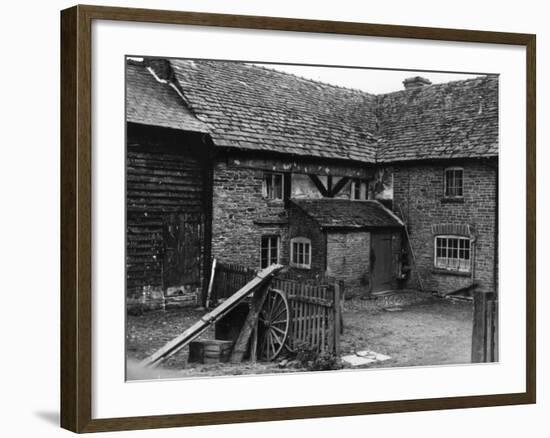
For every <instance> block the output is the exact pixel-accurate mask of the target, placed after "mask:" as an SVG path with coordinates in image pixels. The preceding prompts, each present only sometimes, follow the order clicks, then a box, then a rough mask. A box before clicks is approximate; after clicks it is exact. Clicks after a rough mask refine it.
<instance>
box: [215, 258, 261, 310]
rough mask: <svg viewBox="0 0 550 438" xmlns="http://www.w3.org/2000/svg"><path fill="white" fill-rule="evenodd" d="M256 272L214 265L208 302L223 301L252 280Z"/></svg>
mask: <svg viewBox="0 0 550 438" xmlns="http://www.w3.org/2000/svg"><path fill="white" fill-rule="evenodd" d="M255 275H256V270H254V269H252V268H246V267H244V266H240V265H234V264H230V263H220V262H217V263H216V270H215V275H214V281H213V284H212V292H211V295H210V301H211V302H213V303H216V302H218V301H220V300H225V299H227V298H229V297H230V296H231V295H233V294H234V293H235V292H237V291H238V290H239V289H240V288H241V287H243V286H244V285H245V284H246V283H248V282H249V281H250V280H252V279H253V278H254V276H255Z"/></svg>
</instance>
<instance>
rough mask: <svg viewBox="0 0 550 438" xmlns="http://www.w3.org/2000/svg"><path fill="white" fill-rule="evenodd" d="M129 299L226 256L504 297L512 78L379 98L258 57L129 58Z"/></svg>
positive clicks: (178, 291) (361, 283)
mask: <svg viewBox="0 0 550 438" xmlns="http://www.w3.org/2000/svg"><path fill="white" fill-rule="evenodd" d="M126 75H127V81H126V84H127V90H126V95H127V199H126V201H127V210H128V213H127V260H126V262H127V279H126V280H127V294H128V297H129V298H140V299H141V298H142V297H143V296H145V295H147V296H154V295H155V294H167V295H178V296H181V297H188V298H189V300H190V301H193V300H196V299H198V298H197V297H201V296H204V291H205V289H206V287H207V282H208V278H209V272H210V266H211V262H212V260H213V259H214V258H215V259H216V260H218V261H220V262H227V263H235V264H239V265H242V266H246V267H250V268H264V267H266V266H268V265H270V264H272V263H280V264H283V265H286V266H288V267H289V269H291V270H292V271H293V272H294V273H295V274H296V275H299V276H303V277H305V278H314V277H316V276H330V277H334V278H335V279H337V280H340V281H342V282H343V283H344V285H345V287H346V291H350V292H351V293H356V294H361V295H369V294H372V293H377V292H381V291H384V290H389V289H400V288H403V289H409V288H419V287H421V288H424V289H425V290H429V291H433V292H436V293H439V294H449V293H457V292H458V293H466V294H467V293H470V292H471V291H472V290H474V289H477V290H485V291H493V292H496V291H497V287H498V282H497V274H498V271H497V269H498V251H497V241H498V216H497V215H498V209H497V206H498V204H497V202H498V201H497V199H498V78H497V77H492V76H483V77H479V78H475V79H470V80H465V81H457V82H451V83H447V84H437V85H431V84H430V83H429V81H427V80H425V79H423V78H420V77H414V78H410V79H408V80H406V81H405V82H404V86H405V88H404V89H403V90H401V91H396V92H394V93H389V94H383V95H373V94H369V93H366V92H363V91H358V90H352V89H347V88H342V87H337V86H334V85H328V84H324V83H321V82H316V81H313V80H309V79H304V78H301V77H297V76H294V75H291V74H287V73H283V72H279V71H276V70H272V69H269V68H264V67H260V66H257V65H252V64H244V63H233V62H219V61H198V60H175V59H170V60H166V59H143V60H128V61H127V71H126Z"/></svg>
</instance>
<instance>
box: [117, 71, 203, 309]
mask: <svg viewBox="0 0 550 438" xmlns="http://www.w3.org/2000/svg"><path fill="white" fill-rule="evenodd" d="M126 75H127V76H126V86H127V88H126V104H127V125H126V138H127V150H126V207H127V208H126V233H127V234H126V288H127V297H128V300H129V302H137V303H141V302H143V301H147V302H149V303H151V305H154V303H155V302H156V301H158V303H161V302H162V303H163V302H164V296H165V295H166V296H173V297H174V299H175V300H179V301H180V302H190V303H193V304H194V303H196V301H197V296H198V294H199V293H200V291H201V290H202V287H203V282H204V278H205V274H206V271H207V270H208V260H209V259H208V257H209V244H208V243H207V242H209V240H210V233H211V227H210V224H211V218H210V217H209V212H210V211H211V207H210V203H211V199H212V195H211V182H210V181H211V165H210V162H209V155H210V151H211V144H210V143H209V140H208V137H207V136H205V131H206V128H205V126H204V124H203V123H201V122H200V121H199V120H198V119H196V118H195V117H194V116H193V115H192V114H191V112H190V111H189V110H187V109H186V108H185V107H184V106H182V105H181V103H180V99H181V96H180V94H179V91H178V90H177V88H175V87H169V86H166V84H164V83H162V82H161V81H159V80H157V79H156V78H155V76H154V75H152V74H151V72H150V71H148V70H147V69H146V68H144V67H143V65H141V64H133V63H132V62H131V61H129V62H128V65H127V70H126Z"/></svg>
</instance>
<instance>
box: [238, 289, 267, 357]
mask: <svg viewBox="0 0 550 438" xmlns="http://www.w3.org/2000/svg"><path fill="white" fill-rule="evenodd" d="M269 286H270V285H269V283H268V284H264V285H263V286H262V287H260V288H258V289H256V291H255V292H254V296H253V297H252V304H251V306H250V310H249V311H248V315H247V316H246V320H245V322H244V325H243V328H242V329H241V332H240V333H239V337H238V338H237V340H236V341H235V346H234V347H233V352H232V353H231V363H239V362H242V361H243V358H244V355H245V353H246V350H247V347H248V345H249V342H250V337H251V335H252V332H253V331H254V330H255V329H256V326H257V325H258V317H259V316H260V311H261V310H262V306H263V305H264V302H265V300H266V298H267V295H268V293H269Z"/></svg>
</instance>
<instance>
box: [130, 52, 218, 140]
mask: <svg viewBox="0 0 550 438" xmlns="http://www.w3.org/2000/svg"><path fill="white" fill-rule="evenodd" d="M126 121H127V122H133V123H141V124H146V125H152V126H160V127H163V128H173V129H181V130H186V131H196V132H207V131H208V129H207V127H206V125H205V124H204V123H202V122H201V121H200V120H198V119H197V118H196V117H195V116H193V114H192V113H191V111H190V110H189V109H188V108H186V107H185V105H183V104H182V99H181V97H180V96H178V93H177V92H176V90H174V89H173V88H172V87H171V86H170V85H168V84H163V83H161V82H159V81H157V80H156V79H155V77H154V76H153V75H152V74H151V73H150V72H149V71H148V70H147V69H146V68H145V66H143V65H140V64H135V63H132V62H128V63H127V65H126Z"/></svg>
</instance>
